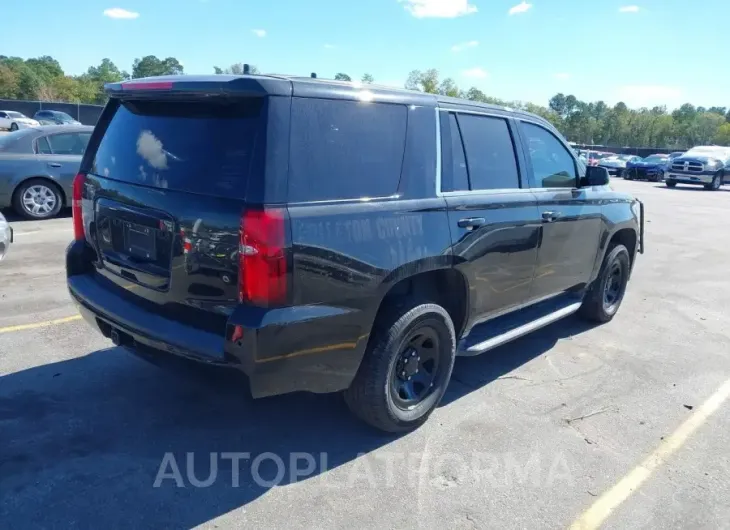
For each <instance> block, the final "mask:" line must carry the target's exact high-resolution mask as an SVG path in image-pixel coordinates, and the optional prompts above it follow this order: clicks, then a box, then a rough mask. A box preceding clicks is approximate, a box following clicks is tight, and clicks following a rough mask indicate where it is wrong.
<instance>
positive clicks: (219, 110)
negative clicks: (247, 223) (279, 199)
mask: <svg viewBox="0 0 730 530" xmlns="http://www.w3.org/2000/svg"><path fill="white" fill-rule="evenodd" d="M263 106H264V100H263V99H262V98H249V99H244V100H236V101H228V102H201V101H195V102H187V101H124V102H121V103H120V106H119V108H118V109H117V111H116V112H115V114H114V116H113V117H112V119H111V121H110V122H109V125H108V127H107V129H106V132H105V133H104V136H103V138H102V140H101V142H100V144H99V147H98V149H97V151H96V154H95V157H94V161H93V166H92V169H91V172H92V173H93V174H96V175H98V176H101V177H107V178H110V179H114V180H119V181H123V182H129V183H131V184H137V185H142V186H149V187H154V188H166V189H173V190H178V191H187V192H192V193H200V194H207V195H218V196H223V197H233V198H239V199H240V198H245V195H246V187H247V185H248V179H249V176H250V175H251V174H252V173H253V172H259V173H260V172H262V169H261V168H259V166H260V165H261V163H262V162H261V161H262V160H263V150H264V140H265V138H264V132H265V127H264V122H263V116H264V115H265V111H264V109H263Z"/></svg>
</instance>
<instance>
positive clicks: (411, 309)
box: [344, 302, 456, 432]
mask: <svg viewBox="0 0 730 530" xmlns="http://www.w3.org/2000/svg"><path fill="white" fill-rule="evenodd" d="M386 311H387V312H386V313H385V314H383V315H379V316H378V318H377V319H376V324H375V326H374V327H373V332H372V336H371V337H370V342H369V344H368V348H367V351H366V352H365V356H364V358H363V361H362V364H361V365H360V368H359V370H358V372H357V375H356V376H355V379H354V380H353V382H352V385H351V386H350V388H348V389H347V390H345V392H344V397H345V402H346V403H347V406H348V407H349V408H350V410H351V411H352V412H353V413H354V414H355V415H356V416H357V417H359V418H360V419H361V420H363V421H365V422H366V423H368V424H370V425H372V426H373V427H376V428H377V429H380V430H382V431H386V432H404V431H410V430H413V429H416V428H417V427H419V426H421V425H422V424H423V423H425V422H426V420H427V419H428V417H429V416H430V415H431V413H432V412H433V411H434V410H435V408H436V406H437V405H438V404H439V402H440V401H441V398H442V397H443V395H444V393H445V392H446V387H447V386H448V384H449V380H450V379H451V371H452V370H453V367H454V358H455V356H456V333H455V331H454V324H453V322H452V320H451V317H450V316H449V314H448V313H447V312H446V310H445V309H444V308H443V307H441V306H439V305H436V304H431V303H417V302H411V303H410V304H408V305H406V306H405V307H400V308H395V309H392V310H387V309H386Z"/></svg>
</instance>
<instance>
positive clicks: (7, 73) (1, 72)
mask: <svg viewBox="0 0 730 530" xmlns="http://www.w3.org/2000/svg"><path fill="white" fill-rule="evenodd" d="M17 93H18V75H17V74H16V72H15V71H13V70H12V69H11V68H10V67H9V66H7V65H5V64H3V63H2V62H0V98H4V99H8V98H14V97H15V96H16V94H17Z"/></svg>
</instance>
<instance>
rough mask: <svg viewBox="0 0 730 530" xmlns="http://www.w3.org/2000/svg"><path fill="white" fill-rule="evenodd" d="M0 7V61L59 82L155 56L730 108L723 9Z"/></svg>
mask: <svg viewBox="0 0 730 530" xmlns="http://www.w3.org/2000/svg"><path fill="white" fill-rule="evenodd" d="M0 2H2V10H1V11H0V13H1V14H0V19H1V20H3V21H4V22H6V24H3V32H2V41H1V42H2V46H0V53H1V54H4V55H17V56H21V57H24V58H27V57H36V56H39V55H52V56H54V57H56V58H57V59H58V60H59V61H60V63H61V65H62V66H63V68H64V69H65V70H66V72H67V73H70V74H79V73H82V72H83V71H84V70H85V69H86V68H87V67H88V66H89V65H90V64H98V63H99V62H100V61H101V59H102V58H104V57H109V58H111V59H112V60H113V61H114V62H115V63H116V64H117V65H118V66H119V67H120V68H122V69H126V70H131V65H132V62H133V61H134V59H135V57H142V56H144V55H150V54H152V55H157V56H158V57H161V58H164V57H167V56H174V57H177V58H178V60H180V61H181V62H182V63H183V64H184V66H185V71H186V73H212V72H213V66H214V65H217V66H221V67H225V66H228V65H230V64H232V63H235V62H248V63H251V64H256V65H257V66H259V68H260V69H261V70H262V71H264V72H278V73H293V74H304V75H306V74H309V73H310V72H317V73H318V74H319V75H320V77H331V76H334V74H335V73H336V72H346V73H348V74H349V75H351V76H352V77H360V76H361V75H362V74H363V73H364V72H370V73H372V74H373V75H374V76H375V79H376V81H377V82H384V83H388V84H397V85H402V84H403V82H404V81H405V79H406V77H407V75H408V72H409V71H410V70H412V69H427V68H437V69H438V70H439V71H440V72H441V74H442V77H446V76H449V77H452V78H454V80H455V81H456V82H457V84H458V85H459V86H460V87H463V88H468V87H470V86H477V87H479V88H481V89H482V90H484V91H485V92H486V93H487V94H489V95H492V96H495V97H500V98H503V99H519V100H523V101H533V102H535V103H539V104H543V105H544V104H546V103H547V100H548V98H549V97H550V96H552V95H553V94H555V93H557V92H564V93H566V94H568V93H571V94H574V95H575V96H576V97H578V98H579V99H584V100H598V99H603V100H605V101H606V102H607V103H609V104H613V103H616V102H617V101H620V100H622V101H625V102H626V103H627V104H628V105H629V106H644V105H646V106H652V105H662V104H663V105H667V106H668V107H670V108H673V107H676V106H678V105H679V104H681V103H684V102H687V101H689V102H691V103H693V104H696V105H704V106H712V105H720V106H730V89H729V88H728V87H729V86H730V69H729V68H728V66H727V62H728V52H727V50H729V49H730V48H729V47H728V29H727V28H728V21H730V1H728V0H694V1H692V2H690V1H688V0H525V1H522V0H276V1H263V0H176V1H174V2H173V1H172V0H154V1H149V0H76V2H74V4H75V6H74V8H73V9H71V8H69V7H66V8H59V6H60V5H61V4H59V2H58V1H57V0H33V1H32V2H30V1H28V0H0ZM66 5H70V2H69V3H67V4H66ZM29 29H30V30H31V31H29ZM723 50H725V51H724V52H723Z"/></svg>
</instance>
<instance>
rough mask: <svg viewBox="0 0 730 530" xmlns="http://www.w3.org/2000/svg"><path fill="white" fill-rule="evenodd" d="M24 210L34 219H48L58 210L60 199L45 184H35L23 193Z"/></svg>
mask: <svg viewBox="0 0 730 530" xmlns="http://www.w3.org/2000/svg"><path fill="white" fill-rule="evenodd" d="M22 199H23V200H22V203H23V208H24V209H25V211H27V212H28V213H29V214H31V215H33V216H34V217H47V216H48V215H50V214H51V213H52V212H53V210H54V209H55V208H56V204H57V203H58V197H57V196H56V194H55V193H54V191H53V190H52V189H51V188H49V187H48V186H45V185H43V184H34V185H33V186H30V187H29V188H27V189H26V190H25V191H24V192H23V198H22Z"/></svg>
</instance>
